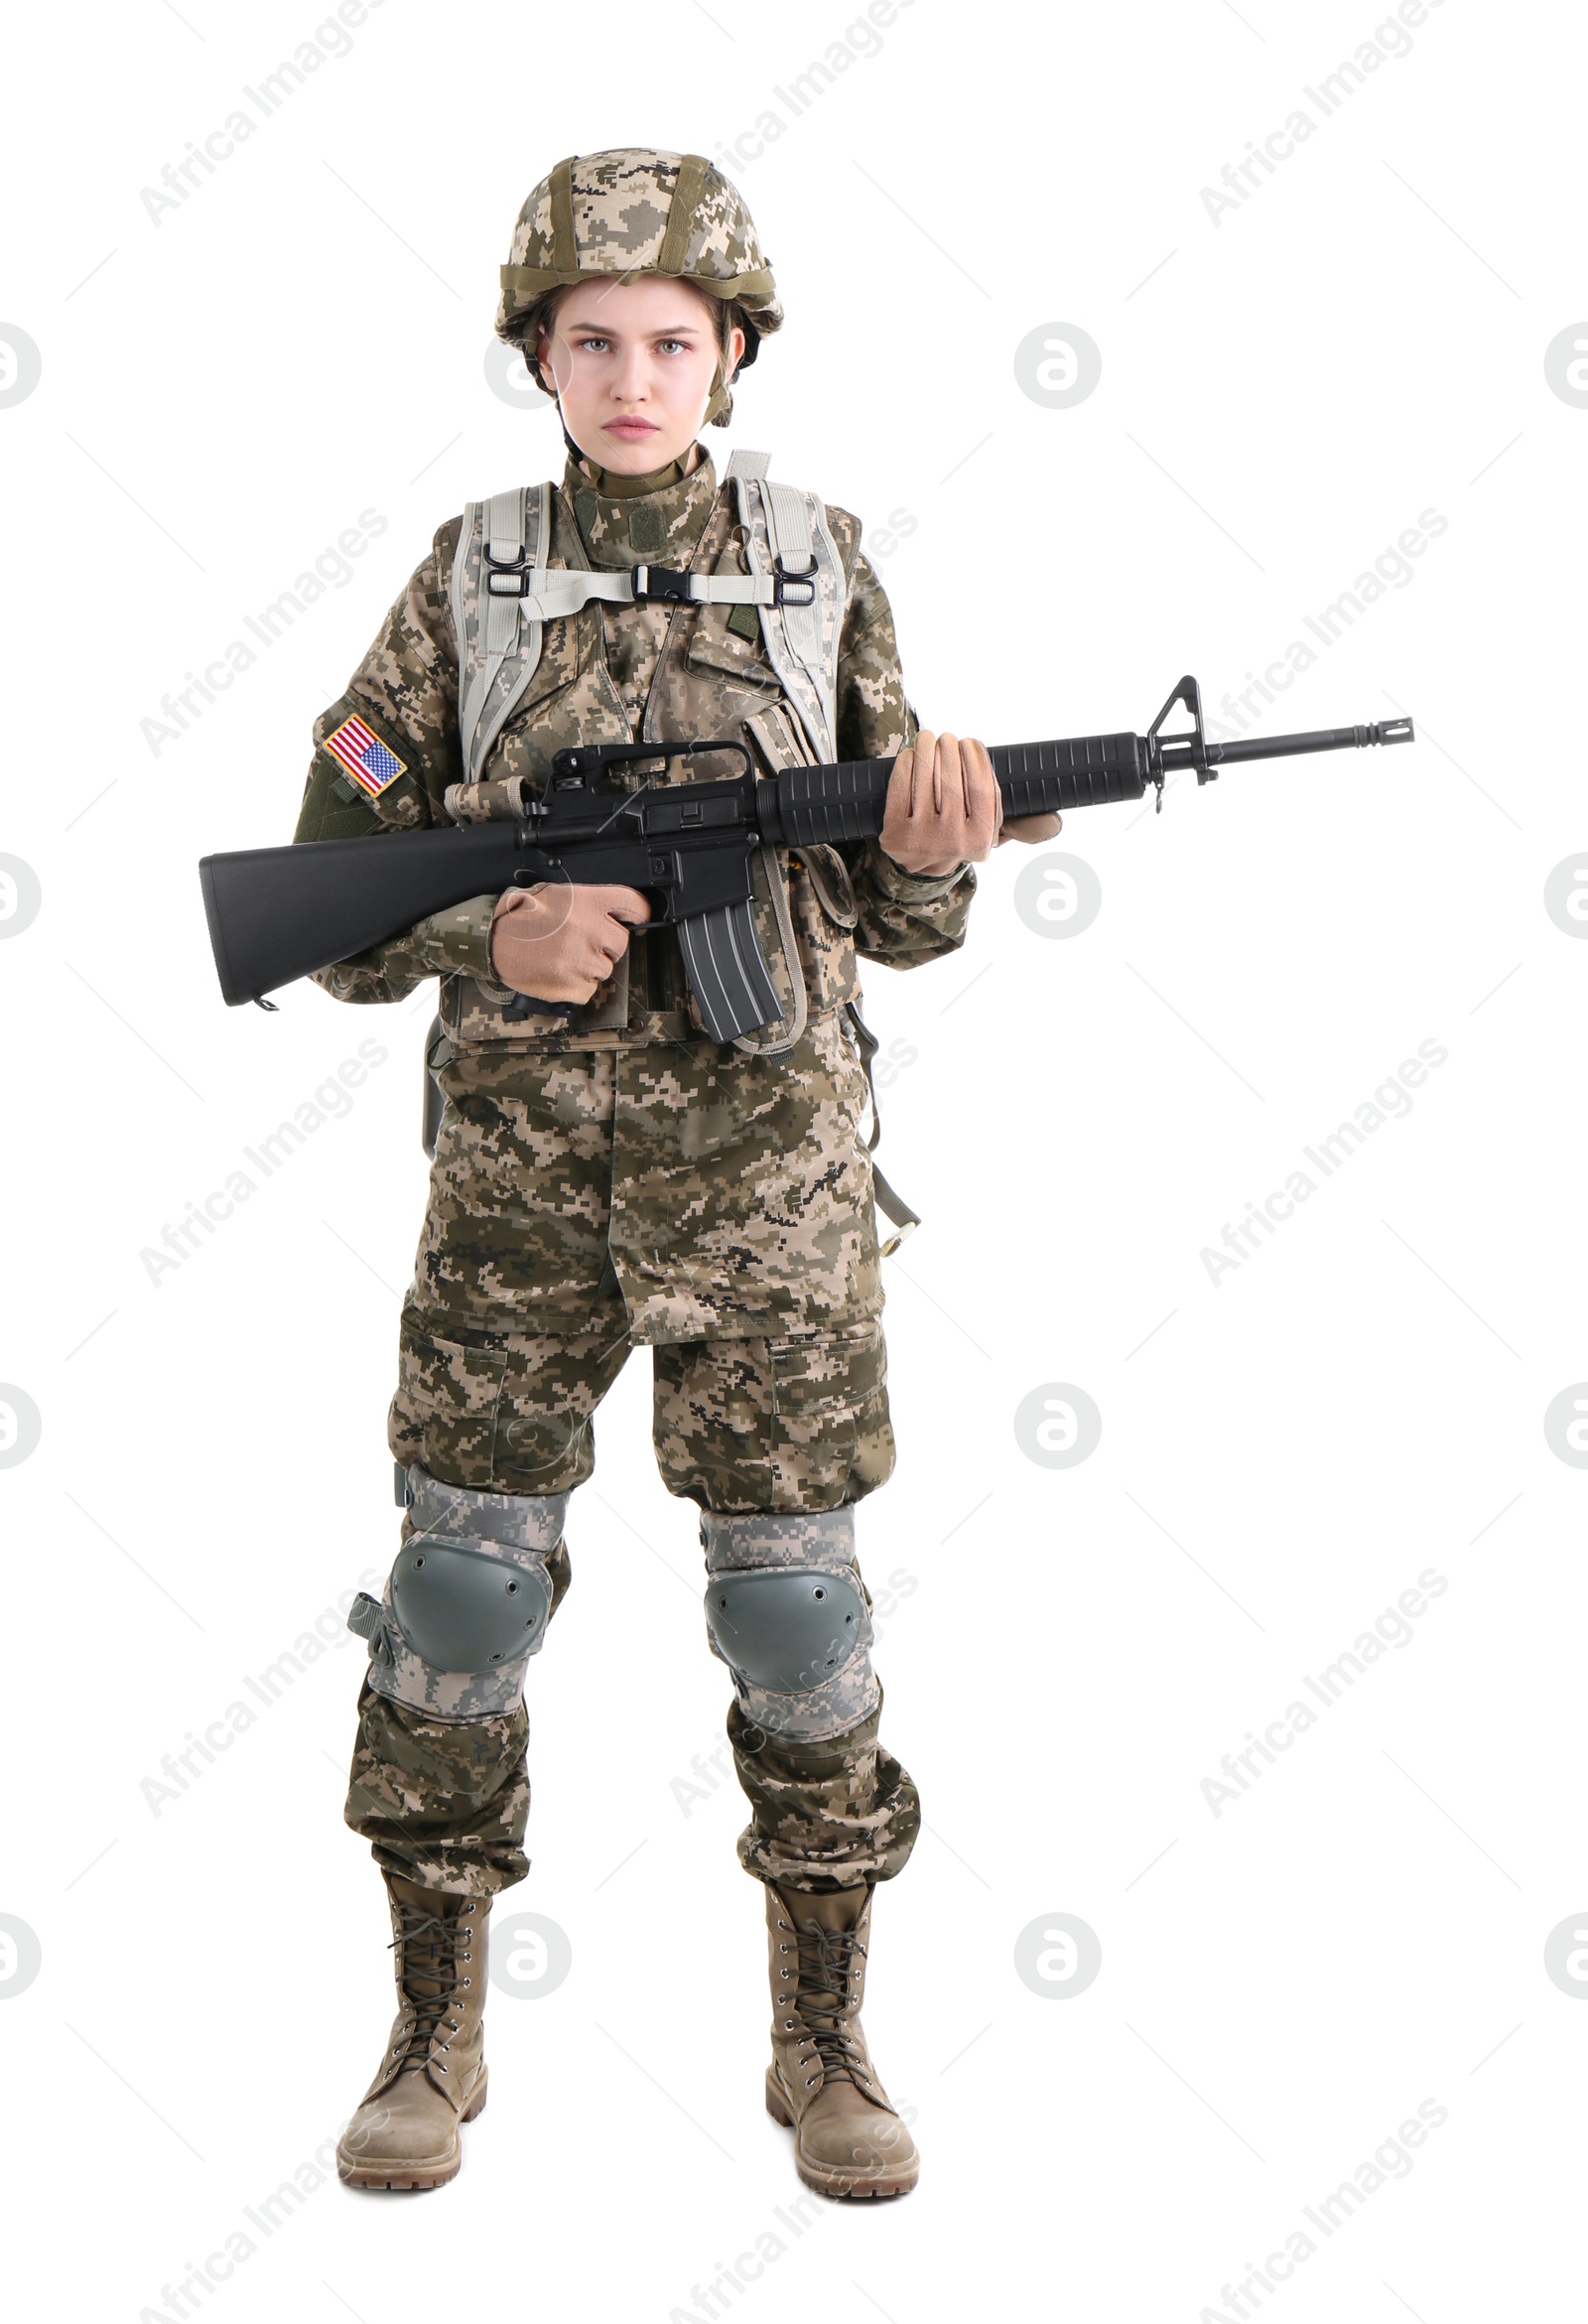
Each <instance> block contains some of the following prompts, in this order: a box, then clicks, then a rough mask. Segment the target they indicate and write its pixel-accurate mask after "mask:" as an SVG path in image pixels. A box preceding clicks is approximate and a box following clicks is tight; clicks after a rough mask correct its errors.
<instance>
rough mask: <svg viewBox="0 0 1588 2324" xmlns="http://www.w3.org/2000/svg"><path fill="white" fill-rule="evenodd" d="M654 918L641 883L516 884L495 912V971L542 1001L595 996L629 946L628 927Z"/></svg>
mask: <svg viewBox="0 0 1588 2324" xmlns="http://www.w3.org/2000/svg"><path fill="white" fill-rule="evenodd" d="M650 916H651V907H650V905H649V904H648V903H647V902H646V901H645V898H644V896H643V895H641V893H640V891H639V889H637V888H580V887H577V886H574V885H571V884H568V885H565V884H563V883H561V882H558V881H546V880H543V881H541V882H540V883H539V884H538V885H537V886H535V887H534V888H509V889H507V891H506V893H505V894H503V895H500V896H498V897H497V899H496V909H495V910H494V911H493V912H492V914H491V920H490V964H491V968H492V971H493V972H494V974H495V976H496V979H497V982H498V983H500V984H503V985H508V986H510V987H511V989H512V990H513V991H514V992H515V993H528V994H530V995H532V997H533V998H534V999H535V1000H537V1001H577V1002H584V1001H588V1000H590V999H591V997H592V996H593V994H594V993H595V988H596V987H597V985H603V984H604V983H605V982H606V979H607V978H608V977H609V976H610V975H611V973H612V970H613V969H614V968H615V967H616V965H617V963H618V961H620V960H621V959H622V957H623V955H624V953H625V952H626V951H627V950H628V932H629V929H630V928H631V927H640V926H643V924H644V922H645V921H646V920H648V919H649V918H650Z"/></svg>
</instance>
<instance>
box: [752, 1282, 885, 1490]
mask: <svg viewBox="0 0 1588 2324" xmlns="http://www.w3.org/2000/svg"><path fill="white" fill-rule="evenodd" d="M769 1344H770V1360H771V1369H772V1397H773V1406H774V1417H773V1434H772V1444H773V1457H774V1460H775V1463H776V1467H777V1482H778V1489H779V1491H780V1493H781V1494H782V1495H784V1496H785V1498H784V1499H782V1500H780V1501H779V1502H778V1503H776V1504H775V1506H777V1507H779V1508H785V1507H786V1508H791V1509H816V1508H824V1509H825V1508H834V1507H837V1506H838V1505H839V1504H840V1503H841V1502H846V1501H860V1500H863V1498H864V1497H865V1495H866V1494H867V1493H874V1492H875V1491H876V1488H877V1487H878V1485H882V1484H885V1483H886V1482H887V1480H888V1478H889V1477H890V1476H891V1475H892V1473H893V1462H894V1457H895V1450H894V1443H893V1429H892V1425H891V1423H890V1421H889V1419H888V1410H887V1349H886V1345H885V1343H884V1341H883V1338H882V1326H881V1324H880V1323H879V1322H876V1321H874V1320H873V1321H869V1322H864V1323H850V1324H844V1325H841V1326H840V1327H838V1328H837V1329H834V1330H828V1331H813V1332H810V1333H807V1334H802V1335H801V1336H799V1337H798V1338H790V1339H775V1340H773V1341H771V1342H770V1343H769Z"/></svg>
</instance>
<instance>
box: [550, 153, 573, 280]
mask: <svg viewBox="0 0 1588 2324" xmlns="http://www.w3.org/2000/svg"><path fill="white" fill-rule="evenodd" d="M577 158H578V157H577V156H576V155H574V154H570V155H569V157H568V159H567V161H566V162H559V163H558V165H557V167H556V169H555V170H553V172H552V175H551V186H550V193H551V202H552V265H553V266H554V267H555V268H556V270H557V272H558V273H559V274H572V273H573V272H574V271H575V269H576V268H577V267H578V265H579V248H578V245H577V243H576V242H575V240H574V163H575V160H576V159H577Z"/></svg>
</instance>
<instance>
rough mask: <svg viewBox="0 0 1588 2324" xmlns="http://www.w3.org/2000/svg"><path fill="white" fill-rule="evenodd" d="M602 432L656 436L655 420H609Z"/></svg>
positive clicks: (613, 434)
mask: <svg viewBox="0 0 1588 2324" xmlns="http://www.w3.org/2000/svg"><path fill="white" fill-rule="evenodd" d="M602 433H603V434H604V435H607V436H636V437H638V436H654V435H655V434H656V433H657V428H656V423H655V421H654V420H608V421H607V422H606V424H605V427H604V429H603V430H602Z"/></svg>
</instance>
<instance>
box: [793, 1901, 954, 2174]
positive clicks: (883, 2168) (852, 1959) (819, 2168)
mask: <svg viewBox="0 0 1588 2324" xmlns="http://www.w3.org/2000/svg"><path fill="white" fill-rule="evenodd" d="M871 1896H872V1891H871V1889H869V1888H844V1889H841V1890H839V1891H838V1892H837V1893H836V1894H834V1895H832V1896H810V1895H807V1894H806V1893H805V1892H804V1891H803V1890H801V1889H793V1888H774V1887H773V1886H772V1885H771V1884H770V1883H769V1882H768V1884H767V1889H766V1944H767V1958H768V1964H769V1968H770V1971H771V1980H772V2063H771V2065H770V2066H768V2068H767V2069H766V2111H767V2113H768V2114H769V2115H770V2116H771V2118H772V2119H773V2121H774V2122H781V2123H782V2124H783V2125H784V2126H785V2128H787V2129H791V2130H792V2131H793V2133H794V2167H795V2169H796V2170H797V2171H798V2172H799V2174H800V2177H801V2178H802V2179H803V2180H804V2182H805V2184H806V2186H807V2187H814V2188H815V2190H816V2192H817V2193H818V2194H819V2195H904V2194H907V2193H908V2192H909V2190H910V2188H911V2187H913V2186H914V2184H915V2182H916V2180H917V2179H918V2178H919V2176H920V2170H921V2162H920V2157H919V2155H918V2154H917V2153H916V2151H915V2142H914V2140H913V2139H912V2138H911V2136H910V2133H909V2131H908V2130H907V2129H906V2128H905V2126H904V2124H903V2123H902V2122H901V2121H900V2119H899V2118H898V2116H897V2115H896V2114H894V2112H893V2109H892V2106H891V2105H890V2103H889V2101H888V2095H887V2092H886V2091H885V2090H884V2089H883V2088H882V2085H881V2083H880V2082H878V2080H877V2078H876V2075H875V2074H874V2072H873V2071H872V2068H871V2060H870V2057H869V2055H868V2053H867V2051H866V2047H865V2034H864V2032H863V2030H862V2028H861V2025H860V2004H861V2002H862V2001H863V2000H864V1998H865V1955H866V1947H867V1944H868V1943H869V1939H870V1929H871Z"/></svg>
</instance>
